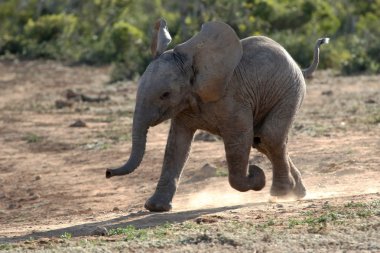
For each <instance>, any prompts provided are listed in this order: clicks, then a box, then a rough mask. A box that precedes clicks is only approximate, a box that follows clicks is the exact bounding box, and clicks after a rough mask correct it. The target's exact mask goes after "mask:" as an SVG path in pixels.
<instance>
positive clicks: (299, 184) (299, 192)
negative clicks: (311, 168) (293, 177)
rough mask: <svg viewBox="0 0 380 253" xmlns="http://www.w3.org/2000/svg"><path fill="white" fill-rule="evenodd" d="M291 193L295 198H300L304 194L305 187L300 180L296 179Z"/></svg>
mask: <svg viewBox="0 0 380 253" xmlns="http://www.w3.org/2000/svg"><path fill="white" fill-rule="evenodd" d="M293 194H294V196H295V197H296V198H297V199H302V198H303V197H305V196H306V188H305V186H304V185H303V183H302V181H301V180H297V181H296V186H295V187H294V189H293Z"/></svg>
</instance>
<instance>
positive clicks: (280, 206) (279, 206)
mask: <svg viewBox="0 0 380 253" xmlns="http://www.w3.org/2000/svg"><path fill="white" fill-rule="evenodd" d="M276 207H277V208H284V205H283V204H277V205H276Z"/></svg>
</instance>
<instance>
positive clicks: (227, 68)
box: [106, 19, 242, 178]
mask: <svg viewBox="0 0 380 253" xmlns="http://www.w3.org/2000/svg"><path fill="white" fill-rule="evenodd" d="M170 41H171V37H170V34H169V32H168V30H167V27H166V22H165V21H164V20H162V19H161V20H159V21H157V22H156V24H155V33H154V36H153V39H152V44H151V51H152V54H153V57H154V59H153V61H152V62H151V63H150V64H149V66H148V67H147V69H146V70H145V72H144V74H143V75H142V77H141V79H140V81H139V87H138V91H137V98H136V107H135V112H134V117H133V130H132V136H133V140H132V153H131V156H130V158H129V160H128V162H127V163H126V164H125V165H124V166H122V167H120V168H118V169H113V170H107V172H106V177H107V178H108V177H111V176H116V175H124V174H128V173H131V172H132V171H133V170H134V169H136V168H137V167H138V166H139V164H140V162H141V161H142V158H143V155H144V151H145V144H146V134H147V131H148V128H149V127H150V126H155V125H157V124H159V123H161V122H163V121H165V120H167V119H169V118H172V117H175V116H176V115H177V114H178V113H180V112H181V111H183V110H184V109H186V108H189V107H191V108H194V109H195V108H198V103H209V102H214V101H217V100H218V99H220V98H221V97H222V96H223V94H224V91H225V89H226V87H227V85H228V83H229V81H230V79H231V77H232V74H233V72H234V69H235V68H236V66H237V65H238V64H239V62H240V59H241V57H242V46H241V44H240V40H239V39H238V37H237V35H236V34H235V32H234V30H233V29H232V28H231V27H230V26H228V25H227V24H224V23H221V22H209V23H206V24H204V25H203V26H202V29H201V31H200V32H199V33H198V34H196V35H195V36H194V37H192V38H191V39H189V40H188V41H186V42H185V43H182V44H180V45H177V46H176V47H175V48H174V49H173V50H168V51H165V50H166V48H167V46H168V44H169V42H170Z"/></svg>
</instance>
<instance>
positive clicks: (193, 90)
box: [106, 19, 328, 212]
mask: <svg viewBox="0 0 380 253" xmlns="http://www.w3.org/2000/svg"><path fill="white" fill-rule="evenodd" d="M170 41H171V37H170V34H169V32H168V30H167V26H166V22H165V21H164V20H162V19H161V20H159V21H157V22H156V24H155V33H154V36H153V39H152V45H151V51H152V54H153V56H154V60H153V61H152V62H151V63H150V64H149V66H148V67H147V69H146V70H145V72H144V74H143V75H142V77H141V80H140V82H139V87H138V91H137V98H136V107H135V112H134V116H133V129H132V135H133V141H132V152H131V155H130V158H129V160H128V162H127V163H126V164H125V165H123V166H122V167H120V168H117V169H108V170H107V171H106V177H107V178H110V177H112V176H120V175H125V174H129V173H131V172H133V171H134V170H135V169H136V168H137V167H138V166H139V165H140V162H141V161H142V159H143V156H144V152H145V144H146V135H147V132H148V128H149V127H150V126H155V125H157V124H160V123H161V122H163V121H165V120H167V119H171V127H170V133H169V137H168V141H167V145H166V150H165V158H164V163H163V166H162V172H161V176H160V179H159V182H158V184H157V188H156V191H155V193H154V194H153V196H152V197H150V198H149V199H148V200H147V202H146V203H145V208H146V209H148V210H150V211H157V212H160V211H169V210H170V209H171V208H172V199H173V196H174V194H175V192H176V190H177V187H178V182H179V178H180V175H181V172H182V170H183V167H184V165H185V163H186V160H187V158H188V156H189V152H190V146H191V142H192V140H193V135H194V132H195V131H196V130H197V129H202V130H206V131H208V132H210V133H212V134H215V135H219V136H221V137H222V138H223V141H224V148H225V152H226V159H227V163H228V172H229V174H228V180H229V183H230V185H231V187H233V188H234V189H236V190H238V191H241V192H245V191H248V190H254V191H259V190H261V189H262V188H263V187H264V186H265V175H264V172H263V171H262V170H261V169H260V168H259V167H257V166H255V165H248V160H249V154H250V151H251V147H253V148H255V149H257V150H258V151H260V152H262V153H264V154H265V155H266V156H267V157H268V158H269V160H270V161H271V163H272V166H273V168H272V169H273V183H272V187H271V190H270V193H271V195H272V196H284V195H287V194H294V195H295V196H297V197H298V198H302V197H304V196H305V194H306V190H305V187H304V185H303V183H302V179H301V174H300V172H299V171H298V169H297V168H296V167H295V166H294V164H293V162H292V161H291V159H290V157H289V155H288V151H287V138H288V132H289V129H290V128H291V126H292V123H293V121H294V117H295V115H296V112H297V110H298V109H299V108H300V106H301V103H302V100H303V97H304V95H305V89H306V86H305V79H304V78H305V77H309V76H311V74H312V73H313V72H314V70H315V69H316V68H317V65H318V61H319V46H320V45H321V44H323V43H327V42H328V39H327V38H325V39H319V40H318V41H317V43H316V45H315V48H314V60H313V63H312V65H311V66H310V67H309V68H307V69H306V70H301V69H300V68H299V67H298V65H297V63H296V62H295V61H294V60H293V59H292V57H291V56H290V55H289V54H288V53H287V52H286V50H285V49H284V48H283V47H282V46H281V45H279V44H278V43H276V42H275V41H273V40H271V39H269V38H267V37H264V36H253V37H249V38H245V39H243V40H239V38H238V37H237V35H236V33H235V32H234V30H233V29H232V28H231V27H230V26H229V25H227V24H225V23H222V22H208V23H205V24H204V25H203V26H202V29H201V31H200V32H199V33H198V34H196V35H195V36H194V37H192V38H191V39H189V40H188V41H186V42H184V43H182V44H180V45H177V46H175V47H174V49H172V50H167V51H165V50H166V48H167V46H168V44H169V43H170Z"/></svg>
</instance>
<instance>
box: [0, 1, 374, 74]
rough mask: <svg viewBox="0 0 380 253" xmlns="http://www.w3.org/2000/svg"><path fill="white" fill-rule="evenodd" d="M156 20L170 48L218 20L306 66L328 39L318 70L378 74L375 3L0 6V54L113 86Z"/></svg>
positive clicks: (146, 56) (140, 59)
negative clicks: (98, 75)
mask: <svg viewBox="0 0 380 253" xmlns="http://www.w3.org/2000/svg"><path fill="white" fill-rule="evenodd" d="M159 17H165V18H166V20H167V21H168V25H169V30H170V32H171V34H172V37H173V40H174V41H173V42H172V45H175V44H177V43H180V42H182V41H185V40H187V39H188V38H190V37H191V36H192V35H193V34H194V33H196V32H197V31H199V29H200V26H201V24H202V23H204V22H206V21H210V20H221V21H225V22H227V23H228V24H230V25H231V26H232V27H233V28H234V29H235V31H236V32H237V33H238V35H239V36H240V37H241V38H243V37H247V36H251V35H266V36H269V37H272V38H273V39H275V40H277V41H278V42H279V43H281V44H282V45H284V47H285V48H286V49H287V50H288V51H289V52H290V54H291V55H292V56H293V57H294V58H295V59H296V61H297V62H298V63H299V64H300V65H301V66H304V67H306V66H307V65H308V64H309V62H310V61H311V58H312V47H313V45H314V43H315V40H316V39H317V38H319V37H322V36H328V37H331V45H329V46H326V47H325V48H324V49H323V57H322V58H321V66H322V67H323V68H334V69H337V70H340V71H341V73H343V74H357V73H363V72H365V73H380V25H379V24H380V22H379V20H380V19H379V17H380V0H366V1H356V0H279V1H275V0H250V1H243V0H194V1H177V0H166V1H164V0H65V1H55V0H0V55H2V57H3V58H4V57H5V58H6V57H8V56H10V55H11V56H14V55H15V56H17V57H19V58H23V59H34V58H50V59H56V60H60V61H65V62H67V63H72V64H75V63H85V64H109V63H113V64H114V68H113V72H112V80H119V79H124V78H133V77H134V76H135V75H136V74H138V73H141V72H142V71H143V70H144V68H145V67H146V65H147V63H148V62H149V61H150V53H149V43H150V36H151V29H152V23H153V22H154V21H155V20H156V19H157V18H159Z"/></svg>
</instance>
